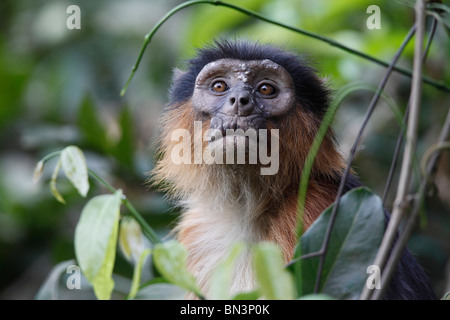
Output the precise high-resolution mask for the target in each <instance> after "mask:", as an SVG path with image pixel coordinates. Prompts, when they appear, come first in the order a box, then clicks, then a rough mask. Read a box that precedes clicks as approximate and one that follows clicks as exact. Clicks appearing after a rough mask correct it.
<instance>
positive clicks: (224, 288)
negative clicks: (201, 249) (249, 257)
mask: <svg viewBox="0 0 450 320" xmlns="http://www.w3.org/2000/svg"><path fill="white" fill-rule="evenodd" d="M243 249H244V244H243V243H236V244H235V245H234V246H233V247H232V248H231V250H230V253H229V255H228V256H227V257H226V259H224V260H223V261H221V262H220V263H219V265H218V266H217V267H216V269H215V270H214V272H213V274H212V277H211V285H210V289H209V296H208V298H210V299H213V300H229V299H230V298H231V296H230V292H229V288H230V283H231V278H232V276H233V272H234V265H235V263H234V262H235V261H236V259H237V258H238V257H239V254H240V253H241V252H242V250H243Z"/></svg>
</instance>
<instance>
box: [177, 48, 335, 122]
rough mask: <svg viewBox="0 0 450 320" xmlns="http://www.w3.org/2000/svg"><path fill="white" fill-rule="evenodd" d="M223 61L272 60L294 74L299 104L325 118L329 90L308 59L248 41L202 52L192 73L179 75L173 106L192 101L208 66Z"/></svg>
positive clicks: (191, 62)
mask: <svg viewBox="0 0 450 320" xmlns="http://www.w3.org/2000/svg"><path fill="white" fill-rule="evenodd" d="M219 59H237V60H247V61H248V60H264V59H268V60H271V61H273V62H275V63H277V64H279V65H280V66H282V67H283V68H285V69H286V70H287V71H288V72H289V74H290V75H291V77H292V79H293V81H294V85H295V92H296V96H297V102H298V103H299V104H300V105H301V106H302V107H303V108H305V109H306V110H309V111H312V112H314V113H315V114H316V116H317V117H318V118H320V119H321V118H322V117H323V115H324V114H325V111H326V109H327V107H328V103H329V95H330V94H329V90H328V88H327V87H326V86H325V84H324V83H323V82H322V81H321V80H320V79H319V77H318V76H317V75H316V70H315V69H314V68H312V67H311V66H310V65H309V64H308V63H307V62H306V61H305V60H303V59H302V58H300V57H299V56H298V55H296V54H293V53H291V52H287V51H284V50H282V49H280V48H277V47H275V46H272V45H269V44H259V43H256V42H250V41H247V40H220V41H215V42H214V43H213V44H212V45H209V46H206V47H204V48H202V49H200V50H198V52H197V55H196V56H195V57H194V58H193V59H191V60H188V70H187V72H185V73H182V74H180V75H178V76H175V78H174V80H173V83H172V86H171V88H170V93H169V99H170V104H171V105H176V104H179V103H182V102H184V101H186V100H188V99H189V98H190V97H191V96H192V93H193V91H194V86H195V79H196V78H197V75H198V74H199V72H200V71H201V70H202V69H203V67H204V66H205V65H207V64H208V63H210V62H213V61H216V60H219Z"/></svg>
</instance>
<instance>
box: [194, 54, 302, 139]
mask: <svg viewBox="0 0 450 320" xmlns="http://www.w3.org/2000/svg"><path fill="white" fill-rule="evenodd" d="M294 104H295V87H294V83H293V81H292V78H291V76H290V74H289V73H288V72H287V71H286V70H285V69H284V68H283V67H282V66H280V65H278V64H276V63H274V62H272V61H270V60H251V61H243V60H236V59H220V60H216V61H214V62H211V63H208V64H207V65H205V66H204V67H203V69H202V70H201V71H200V73H199V74H198V76H197V78H196V82H195V89H194V93H193V96H192V106H193V108H194V110H195V111H197V112H198V114H200V115H201V117H202V118H207V119H209V120H210V129H211V130H212V132H217V131H219V133H221V136H222V137H226V136H227V133H229V132H230V130H237V129H241V130H240V131H241V132H242V131H247V130H249V129H252V130H255V131H256V133H258V131H259V130H260V129H266V128H267V121H268V120H270V119H271V118H275V117H281V116H283V115H284V114H286V113H287V112H288V111H289V110H290V109H291V108H292V107H293V106H294ZM234 139H236V138H235V137H234Z"/></svg>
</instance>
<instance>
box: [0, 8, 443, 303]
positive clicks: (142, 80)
mask: <svg viewBox="0 0 450 320" xmlns="http://www.w3.org/2000/svg"><path fill="white" fill-rule="evenodd" d="M179 2H180V1H175V0H174V1H165V0H161V1H157V0H154V1H144V0H138V1H133V2H132V3H125V4H123V3H119V2H112V1H106V0H100V1H95V2H92V1H87V0H80V1H77V3H79V5H80V7H81V8H82V13H83V18H82V19H83V24H82V31H79V32H78V31H69V30H67V29H66V27H65V18H66V14H65V9H66V7H65V6H64V4H62V3H61V2H59V1H46V0H45V1H44V0H37V1H33V2H29V1H26V2H25V1H24V0H22V1H20V0H19V1H12V0H5V1H2V2H1V3H0V27H1V28H0V30H1V31H0V32H1V33H0V79H5V81H3V82H2V89H1V92H0V228H1V230H0V231H1V232H0V272H1V273H2V275H3V277H2V279H0V288H1V289H0V291H3V292H4V293H3V295H2V293H1V292H0V297H2V298H3V297H7V298H11V297H13V298H14V297H20V298H30V297H32V295H33V294H34V292H37V287H38V286H40V285H41V282H42V280H43V279H42V278H39V275H45V274H47V273H48V267H43V266H42V263H39V262H41V261H42V257H44V258H45V259H47V261H48V260H50V263H52V264H57V267H55V269H54V270H53V272H51V274H50V276H49V278H48V280H47V281H46V282H45V285H44V286H43V287H42V290H41V291H40V292H39V294H38V296H37V298H41V299H42V298H46V299H48V298H64V297H66V298H67V297H73V295H74V292H69V290H67V288H66V284H65V279H66V277H67V274H64V270H66V269H67V266H68V265H70V264H73V263H74V262H73V261H71V259H73V258H74V257H75V256H76V252H75V251H74V242H73V239H72V238H73V237H72V235H73V234H74V233H75V223H74V221H78V219H79V215H80V212H83V207H84V208H86V206H87V205H86V199H84V198H80V197H79V195H80V192H79V190H78V189H77V187H75V188H74V187H73V182H72V181H70V180H68V179H59V177H60V175H61V173H65V174H67V172H70V169H68V168H67V166H66V169H67V172H66V169H65V168H64V165H63V163H61V169H62V170H60V171H61V172H57V171H53V172H54V175H53V178H52V174H51V171H50V172H49V171H48V170H43V169H44V167H43V164H41V165H40V167H38V170H37V171H36V172H38V173H40V174H41V175H42V177H41V181H45V182H52V185H53V187H52V191H53V193H54V194H55V195H56V194H57V195H59V198H60V200H61V199H64V201H65V202H66V203H68V204H69V205H67V206H63V205H61V204H60V203H59V202H57V201H55V200H54V198H53V197H51V196H50V195H51V193H50V192H48V189H47V188H42V187H41V186H40V185H38V184H31V183H30V177H31V176H32V173H33V169H32V168H33V166H34V164H35V162H36V159H39V158H40V157H43V156H44V155H46V154H52V152H54V151H55V150H64V149H65V147H66V146H70V145H77V146H79V147H80V150H83V154H84V156H85V159H86V162H87V163H88V164H89V167H90V168H91V169H92V170H93V171H95V172H97V173H98V174H99V176H101V177H102V178H103V179H104V180H107V181H112V183H113V185H115V186H118V189H119V188H120V189H122V190H123V193H124V194H126V195H127V197H126V201H128V200H131V201H132V202H133V203H134V204H135V205H136V207H137V208H138V209H139V212H140V213H141V214H140V216H139V217H140V218H141V219H142V220H143V221H144V222H145V221H146V222H148V224H149V225H151V226H152V228H153V229H154V230H155V231H154V234H153V233H152V232H151V231H149V230H148V229H145V228H144V227H142V224H140V227H141V230H140V231H139V230H136V229H133V230H131V231H128V232H129V233H131V234H134V236H136V235H137V234H139V233H140V232H142V233H143V234H142V235H141V236H138V237H137V238H139V239H144V238H150V239H153V240H154V239H155V234H156V235H158V236H160V237H162V236H163V235H165V234H166V233H167V230H168V228H170V226H171V224H172V222H173V221H174V219H175V218H176V210H175V211H171V210H170V209H169V208H170V206H169V204H167V203H166V201H165V200H164V198H163V197H162V195H161V194H159V193H157V192H154V191H153V190H149V191H148V190H146V188H145V187H144V186H143V184H144V181H145V179H146V175H145V173H146V172H148V171H150V170H151V168H152V164H151V159H152V156H153V149H152V148H148V144H149V142H151V140H153V139H154V138H155V136H156V133H157V129H156V128H157V125H158V119H159V118H160V113H161V108H162V106H163V105H164V104H165V103H166V92H167V88H168V82H169V77H170V70H171V68H172V67H173V66H174V65H175V64H176V63H178V62H179V61H181V60H183V59H184V58H187V57H189V56H190V54H191V53H192V47H198V46H200V45H202V44H203V43H205V42H208V41H211V40H212V39H213V38H216V37H239V36H244V37H250V38H254V39H257V40H259V41H262V42H264V41H269V42H274V43H276V44H279V45H282V46H286V47H287V48H288V49H290V50H293V51H295V52H299V53H303V54H305V55H307V56H308V57H310V58H311V60H313V61H315V62H316V63H317V65H316V66H317V68H318V69H319V70H320V73H321V74H322V75H323V76H324V77H328V76H329V75H332V78H330V79H329V80H330V86H331V87H332V88H333V89H339V88H341V87H342V86H343V85H344V84H347V83H354V82H355V81H359V82H360V81H361V80H362V81H364V82H365V83H370V84H372V85H374V84H376V83H377V82H378V80H379V78H380V72H381V71H383V69H382V68H380V67H378V66H376V65H373V64H370V63H369V62H367V61H365V60H363V59H359V58H356V57H353V56H351V55H349V54H347V53H345V52H343V51H340V50H337V49H336V48H335V47H330V46H329V45H328V44H326V43H323V42H320V41H317V40H314V39H312V38H309V37H305V36H303V35H299V34H295V33H293V32H292V31H289V30H286V29H283V28H280V27H277V26H274V25H270V24H268V23H264V22H262V21H259V20H257V19H254V18H250V17H248V16H245V15H244V14H242V13H238V12H236V11H234V10H230V9H229V8H223V7H219V6H212V5H199V6H195V7H191V8H189V9H186V10H183V12H180V13H177V17H176V18H174V19H172V20H171V21H170V23H167V24H165V25H164V27H162V28H160V30H159V31H158V33H157V35H156V36H155V37H154V39H153V40H152V45H151V46H150V47H149V48H148V49H147V51H146V55H145V56H144V57H143V60H142V63H141V66H140V69H139V70H140V72H137V73H136V75H135V77H136V78H135V79H134V80H133V84H132V85H131V86H130V87H129V89H128V92H127V94H126V95H125V96H124V97H123V98H122V99H120V98H119V92H120V89H121V88H122V86H123V85H124V83H125V82H126V79H127V77H128V75H129V70H130V66H131V65H132V64H133V62H134V59H135V56H136V53H137V52H138V51H139V48H140V46H141V43H142V35H143V34H144V33H145V32H146V31H147V30H148V29H149V27H150V26H151V25H152V24H155V23H156V22H157V21H159V19H160V18H161V17H162V16H164V14H165V13H166V12H168V11H169V10H170V9H171V8H173V7H175V6H176V5H177V4H178V3H179ZM230 2H231V3H233V4H236V5H241V6H242V7H244V8H246V9H249V10H252V11H255V12H257V13H260V14H262V15H264V16H266V17H268V18H270V19H273V20H276V21H282V22H283V23H286V24H289V25H293V26H298V27H301V28H303V29H305V30H310V31H314V32H315V33H317V34H320V35H324V36H326V37H328V38H330V39H333V40H335V41H337V42H339V43H342V44H345V45H347V46H349V47H351V48H354V49H356V50H359V51H361V52H366V53H370V55H371V56H374V57H377V58H379V59H382V60H384V61H389V60H390V59H391V58H392V55H393V54H394V52H395V50H396V48H397V47H398V46H399V44H400V43H401V41H402V39H403V37H404V35H405V34H406V32H407V29H408V28H409V26H410V25H411V23H412V21H413V13H412V9H411V8H409V7H408V6H405V4H404V3H403V2H399V1H379V3H377V4H378V5H379V6H380V7H381V9H382V28H381V29H380V30H378V31H369V30H368V29H367V28H365V20H366V18H367V15H366V14H365V10H366V8H367V6H368V5H369V4H372V3H368V2H364V1H362V2H361V1H356V0H355V1H353V0H352V1H327V2H326V1H325V0H321V1H316V2H314V3H312V2H311V1H309V2H308V1H296V0H280V1H272V0H261V1H255V0H248V1H237V0H236V1H230ZM444 3H445V1H444ZM443 6H444V7H445V8H448V4H447V6H446V5H445V4H443ZM305 8H308V10H305ZM429 9H431V8H429ZM204 17H214V19H205V18H204ZM447 17H448V15H447ZM50 21H51V23H49V22H50ZM58 21H59V22H61V23H58ZM448 48H449V47H448V40H447V35H446V34H445V30H444V29H443V28H442V27H441V26H439V27H438V29H437V32H436V36H435V39H434V41H433V45H432V46H431V51H430V53H429V56H428V61H427V64H426V71H425V73H426V75H427V76H429V77H432V78H434V79H441V80H442V82H443V83H448V82H449V80H450V72H449V68H447V67H445V66H446V63H447V62H448V61H447V60H448V54H447V53H448ZM412 53H413V48H412V45H408V46H407V48H406V51H405V54H404V55H403V57H402V61H401V63H402V65H403V66H408V65H410V60H411V57H412ZM408 87H409V79H408V78H406V77H401V76H396V77H395V78H394V79H393V80H391V81H390V82H389V86H388V88H387V90H386V91H387V94H388V95H389V96H390V97H391V98H390V99H392V100H394V101H396V102H397V105H399V106H400V109H401V111H402V112H403V111H404V106H405V105H406V103H407V93H406V92H405V91H406V90H407V88H408ZM337 92H339V90H337ZM352 92H353V94H352V95H351V96H349V98H347V99H346V100H345V102H344V103H343V107H342V108H341V109H342V110H341V111H339V112H338V113H337V116H336V124H335V126H334V129H335V130H336V133H337V139H338V141H339V142H340V145H341V146H342V148H343V151H344V153H346V152H347V150H348V149H349V147H348V146H349V145H350V143H351V141H352V139H353V136H354V132H355V126H357V125H359V122H360V120H361V119H362V114H363V109H364V108H362V107H361V106H363V105H367V103H368V98H367V97H368V96H369V95H367V94H365V93H363V92H356V91H352ZM448 105H449V96H448V94H447V93H445V92H443V91H439V90H436V89H434V88H433V87H430V86H427V85H424V92H423V108H422V111H421V115H420V126H419V134H420V137H421V139H420V141H419V145H418V152H417V153H418V155H421V154H423V153H424V151H425V150H426V149H427V148H428V146H429V145H430V144H431V143H433V142H434V138H433V137H434V136H435V135H436V134H437V133H436V130H437V129H436V128H438V127H440V126H441V123H442V122H443V119H444V117H445V112H446V111H447V110H446V108H445V106H448ZM373 118H374V119H373V122H372V123H371V125H370V127H369V128H368V129H369V130H368V132H367V133H366V135H365V138H364V144H363V145H362V146H361V148H360V150H359V153H358V157H357V158H356V161H355V168H356V170H357V172H358V173H359V175H360V177H361V180H362V181H364V183H365V184H366V185H369V186H371V188H372V189H373V190H374V193H376V194H380V193H381V192H382V188H383V186H384V181H385V176H386V175H387V171H388V169H387V168H388V166H389V163H390V161H391V154H392V150H393V148H394V144H395V138H394V137H395V135H396V134H397V132H398V125H397V124H398V120H397V119H396V117H394V116H393V115H392V113H391V112H390V111H389V110H388V108H385V106H383V105H381V106H380V108H378V110H377V111H376V113H375V116H374V117H373ZM447 159H448V158H447ZM77 163H78V161H77ZM46 166H48V164H47V165H46ZM56 167H58V165H56V166H55V168H56ZM69 167H70V164H69ZM75 167H77V168H78V165H75ZM81 167H83V168H84V165H81ZM448 170H449V168H448V166H445V165H444V166H441V168H440V173H441V174H440V176H439V179H438V180H437V182H438V187H439V189H441V190H444V191H445V189H442V186H443V185H444V186H445V181H447V180H448V176H449V173H448V172H449V171H448ZM69 175H70V174H69ZM57 178H58V182H57V188H56V181H57V180H56V179H57ZM93 179H95V178H93ZM81 180H82V181H86V180H85V178H82V179H81ZM95 180H96V179H95ZM416 180H417V178H416V179H415V181H416ZM91 182H92V181H91ZM394 182H395V179H394ZM82 184H83V183H81V185H82ZM81 185H79V188H81V190H86V185H85V186H84V187H81ZM105 189H106V190H108V191H110V192H112V190H109V189H108V188H107V187H106V186H105V185H104V184H102V183H90V184H89V191H87V193H86V194H85V196H86V197H87V198H88V199H95V196H93V195H94V194H103V193H105ZM82 193H83V192H82ZM105 196H106V195H105ZM108 196H112V197H114V193H111V194H108ZM126 201H125V200H124V198H121V210H120V215H119V216H118V215H116V214H117V212H113V213H114V214H113V216H114V218H115V219H116V218H117V219H118V220H117V221H119V228H120V229H122V226H124V225H125V224H126V223H124V222H125V221H126V220H127V219H128V218H130V219H131V216H132V217H133V221H137V220H136V218H137V217H136V216H135V215H133V214H132V213H131V210H130V209H129V201H128V202H126ZM88 203H89V202H88ZM390 203H392V194H390V195H389V197H388V202H387V206H388V207H389V206H390ZM448 203H449V198H448V194H446V193H445V192H443V193H440V194H439V195H438V196H435V197H434V198H431V199H427V201H426V203H425V208H426V209H427V211H428V213H429V214H428V223H427V228H426V229H420V230H419V229H417V230H416V232H415V233H414V235H413V237H412V238H411V241H410V247H411V248H412V249H413V251H414V252H415V253H417V254H418V255H419V258H420V259H421V263H422V264H423V265H425V267H426V269H427V270H429V271H430V274H431V275H432V277H433V282H434V285H435V288H436V290H437V291H438V292H445V291H444V288H443V287H442V286H443V285H442V283H443V281H444V278H445V265H446V263H447V261H448V257H449V250H448V246H447V245H446V243H447V242H448V241H447V237H448V233H449V232H450V231H449V230H450V220H449V218H448V214H447V213H448ZM124 204H125V205H124ZM338 217H340V215H338ZM125 218H126V219H125ZM113 220H114V219H113ZM114 221H116V220H114ZM141 223H142V221H141ZM110 227H111V228H110V229H109V231H106V230H105V233H108V234H109V238H108V237H107V236H105V237H104V239H109V240H114V238H113V235H115V234H117V231H116V229H115V228H116V225H114V224H113V225H112V226H111V225H110ZM124 229H126V228H124ZM119 233H120V232H119ZM126 234H127V232H125V231H124V232H123V233H122V235H124V236H125V235H126ZM149 234H152V236H150V237H149ZM132 237H133V236H131V238H132ZM119 238H120V237H119ZM125 238H126V237H125ZM123 239H124V238H122V240H121V241H123ZM104 241H106V240H104ZM130 241H131V242H129V246H128V249H127V250H124V251H125V252H124V253H123V254H116V255H115V256H114V254H112V251H113V250H107V249H108V245H111V246H112V244H113V243H114V242H115V241H110V242H109V243H107V242H105V243H103V245H104V248H105V250H106V251H103V253H102V254H98V256H95V258H96V259H98V261H97V262H96V263H101V262H104V261H106V260H107V261H112V260H114V262H115V264H114V270H112V276H111V277H112V279H113V281H114V291H113V292H112V295H111V298H113V299H123V298H125V297H128V298H133V297H134V298H136V299H142V298H155V297H156V298H180V297H183V296H184V294H185V293H186V290H184V289H181V288H179V287H178V286H175V285H173V284H170V283H167V281H169V279H162V278H161V275H160V274H159V273H158V271H157V270H153V269H152V268H150V267H149V264H154V261H153V256H152V257H151V259H150V258H149V257H150V255H147V254H148V251H146V248H148V247H150V245H149V243H148V240H147V239H144V240H142V242H138V243H140V244H139V245H137V244H132V242H133V241H132V240H130ZM114 246H115V243H114ZM121 247H123V246H122V245H121ZM125 247H127V246H126V245H125ZM125 247H124V248H125ZM109 249H110V248H109ZM255 250H257V249H255ZM107 252H109V254H107ZM130 252H131V259H130ZM272 254H273V259H276V256H277V254H276V253H275V252H273V253H272ZM302 254H303V253H302ZM101 256H104V257H103V258H102V257H101ZM113 256H114V257H113ZM105 257H108V258H105ZM114 258H115V259H114ZM127 259H129V260H127ZM62 261H71V262H67V263H65V262H62ZM130 261H131V263H130ZM233 261H234V256H233V254H232V253H230V257H229V259H228V260H227V259H225V260H224V264H223V265H222V266H221V268H222V270H231V269H232V266H233ZM311 261H313V260H311ZM48 263H49V262H48ZM133 264H134V265H133ZM105 265H106V264H105ZM109 266H110V265H109ZM294 267H295V268H297V267H298V265H297V264H296V265H293V266H292V267H291V268H289V269H288V271H287V272H289V273H290V274H291V276H292V277H293V278H294V283H295V284H296V289H297V291H299V285H298V284H299V282H298V276H299V275H301V273H299V272H298V271H299V270H297V271H295V270H296V269H295V268H294ZM30 269H32V270H34V271H33V274H34V277H35V278H36V280H35V281H34V282H35V283H37V284H35V287H34V290H33V289H31V290H30V289H25V288H22V287H21V283H22V282H21V281H19V280H20V277H21V276H25V271H26V270H30ZM100 269H101V270H102V273H103V271H104V273H105V274H109V272H106V269H104V268H103V269H102V266H100ZM37 270H39V272H37ZM266 271H267V272H271V271H273V270H272V269H271V270H266ZM280 272H281V271H280ZM311 272H312V273H314V271H311ZM226 273H227V272H225V273H222V272H218V274H219V276H218V279H217V280H216V281H217V283H220V284H218V285H217V286H218V287H222V286H223V283H226V281H227V280H226V276H225V274H226ZM220 275H222V276H224V278H223V279H219V278H220ZM111 277H110V276H109V275H108V276H106V277H105V278H104V279H105V282H103V283H108V282H109V283H111V282H110V280H111ZM169 278H170V277H169ZM287 278H288V277H287ZM131 279H132V280H131ZM91 280H92V279H91ZM172 281H173V279H172ZM324 281H325V280H324ZM82 283H83V285H82V287H83V288H87V289H86V290H87V291H86V290H82V292H79V293H78V294H80V295H82V296H83V297H84V298H94V297H95V296H94V294H93V289H92V288H91V287H90V285H89V283H88V282H87V279H86V278H85V277H84V276H82ZM136 283H140V286H138V288H137V285H136ZM305 285H306V284H305ZM301 287H303V286H301ZM266 289H267V290H269V291H270V283H269V288H266ZM90 291H92V292H90ZM106 291H107V290H106ZM272 291H274V290H272ZM216 292H217V293H216V294H217V297H218V298H224V299H227V298H230V296H229V293H227V292H225V291H224V290H220V289H219V290H217V291H216ZM261 292H263V290H260V291H255V292H250V293H241V294H239V295H237V296H235V297H233V298H235V299H249V298H251V299H256V298H258V297H260V295H261V294H262V293H261ZM103 294H104V296H103V297H108V294H107V293H102V295H103ZM297 294H299V295H301V294H306V292H303V293H302V292H301V291H299V292H297ZM301 297H302V298H303V299H306V298H308V297H309V298H323V296H317V295H313V296H311V295H301ZM326 297H327V298H328V296H326Z"/></svg>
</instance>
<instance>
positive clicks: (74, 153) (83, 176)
mask: <svg viewBox="0 0 450 320" xmlns="http://www.w3.org/2000/svg"><path fill="white" fill-rule="evenodd" d="M61 163H62V168H63V170H64V173H65V174H66V176H67V178H68V179H69V181H70V182H72V184H73V186H74V187H75V188H76V189H77V190H78V193H79V194H80V195H81V196H82V197H86V195H87V193H88V191H89V180H88V169H87V165H86V158H85V157H84V154H83V151H81V149H80V148H78V147H77V146H68V147H67V148H65V149H64V150H63V151H61Z"/></svg>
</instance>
